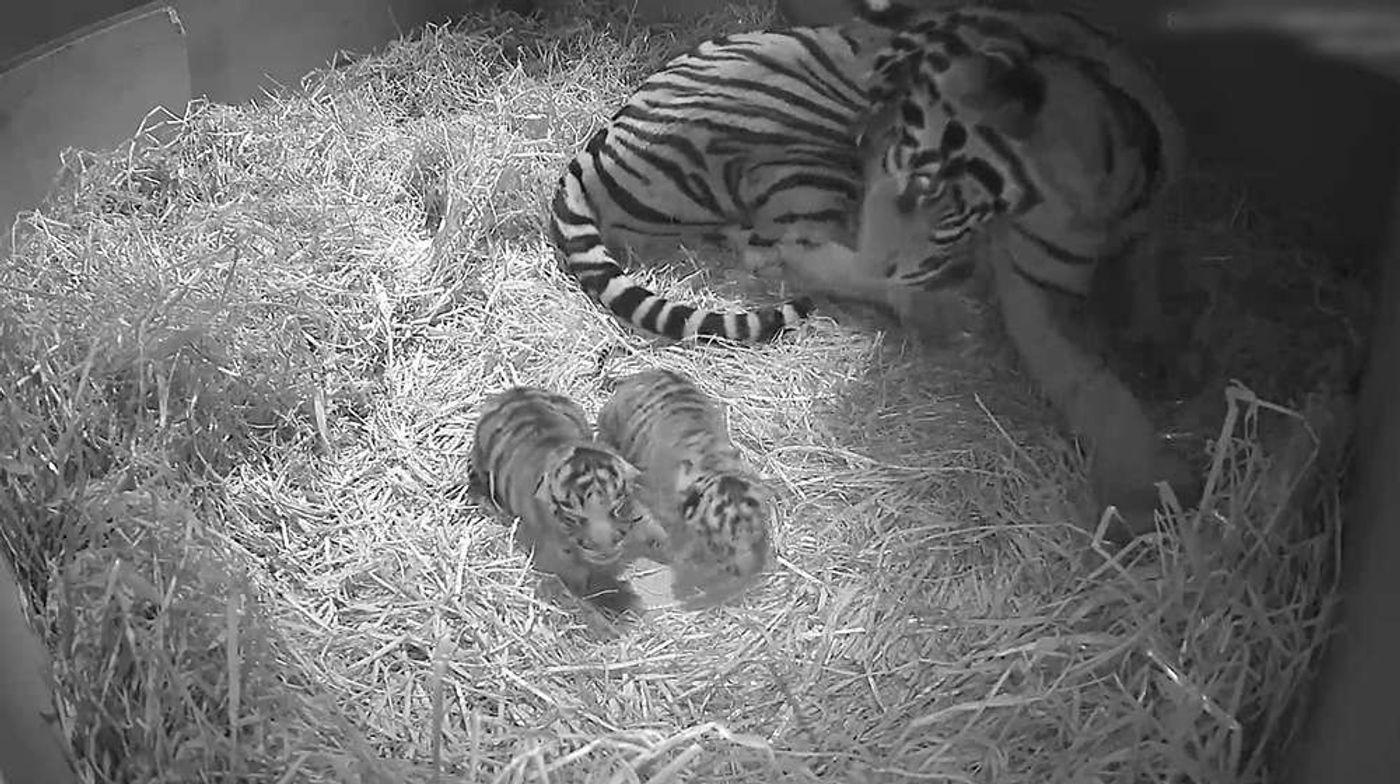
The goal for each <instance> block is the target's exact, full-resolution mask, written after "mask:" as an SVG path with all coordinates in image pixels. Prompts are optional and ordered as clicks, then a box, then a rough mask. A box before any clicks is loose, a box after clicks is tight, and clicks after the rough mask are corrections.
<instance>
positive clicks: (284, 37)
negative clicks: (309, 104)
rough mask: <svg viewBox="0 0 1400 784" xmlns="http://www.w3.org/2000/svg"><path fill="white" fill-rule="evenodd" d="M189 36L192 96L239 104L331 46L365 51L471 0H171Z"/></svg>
mask: <svg viewBox="0 0 1400 784" xmlns="http://www.w3.org/2000/svg"><path fill="white" fill-rule="evenodd" d="M174 5H175V6H176V7H177V8H178V9H179V12H180V20H181V21H182V22H183V23H184V25H185V30H186V32H187V34H188V36H189V52H190V65H189V68H190V86H191V89H193V91H194V95H197V96H199V95H202V96H206V97H208V98H209V99H211V100H215V101H222V102H226V103H238V102H241V101H245V100H249V99H252V98H256V97H257V96H258V95H260V94H261V93H262V90H263V88H265V87H267V86H269V85H270V84H272V83H273V82H272V81H270V80H275V81H276V82H278V83H281V84H286V85H291V86H295V85H296V84H297V83H298V82H299V81H300V79H301V77H302V76H304V75H305V74H306V73H307V72H309V71H313V70H315V69H317V68H322V67H324V66H326V65H327V64H328V63H330V62H331V61H332V60H333V59H334V57H335V55H336V52H338V51H341V50H346V51H350V52H354V53H357V54H368V53H369V52H372V51H374V50H377V49H380V48H382V47H383V46H384V44H385V42H386V41H389V40H392V39H395V38H398V37H399V36H401V35H404V34H407V33H409V32H411V31H412V30H413V29H415V28H418V27H421V26H422V25H423V23H424V22H426V21H429V20H434V21H445V20H447V19H450V18H454V17H455V16H456V15H459V14H460V13H461V12H462V10H464V9H465V8H466V7H467V6H468V5H469V2H468V0H282V1H281V2H268V1H267V0H175V2H174Z"/></svg>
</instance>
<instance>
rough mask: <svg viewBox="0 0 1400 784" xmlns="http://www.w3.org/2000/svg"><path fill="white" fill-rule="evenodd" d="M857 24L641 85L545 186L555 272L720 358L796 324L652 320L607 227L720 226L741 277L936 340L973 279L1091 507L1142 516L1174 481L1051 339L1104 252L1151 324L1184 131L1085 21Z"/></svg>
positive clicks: (772, 41)
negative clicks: (996, 310)
mask: <svg viewBox="0 0 1400 784" xmlns="http://www.w3.org/2000/svg"><path fill="white" fill-rule="evenodd" d="M861 10H862V14H863V19H859V20H855V21H853V22H852V23H850V24H847V25H842V26H830V27H818V28H792V29H788V30H781V31H769V32H761V33H750V34H745V35H738V36H730V37H725V38H719V39H715V40H713V41H710V42H707V43H705V44H702V45H701V46H700V47H699V48H697V49H696V50H695V51H694V52H693V53H691V54H689V55H686V56H683V57H680V58H677V59H676V60H673V61H672V62H671V63H669V64H668V65H667V66H665V67H664V68H662V69H661V71H659V72H658V73H657V74H656V75H654V76H652V77H651V78H649V79H647V80H646V81H645V82H644V83H643V84H642V85H641V87H640V88H639V89H638V90H637V91H636V93H635V94H634V95H633V96H632V97H631V99H630V100H629V101H628V102H627V104H626V105H625V106H624V107H623V108H622V110H621V111H619V112H618V113H617V115H616V116H615V117H614V118H613V120H612V122H611V123H610V124H609V125H608V126H607V127H606V128H604V129H602V130H600V131H599V132H598V133H597V134H596V135H595V136H594V137H593V139H592V140H590V142H589V143H588V145H587V147H586V149H585V150H584V151H583V152H582V153H580V154H579V156H577V157H576V158H575V159H574V160H573V161H572V162H571V163H570V164H569V167H568V170H567V171H566V173H565V174H564V176H563V177H562V178H561V180H560V184H559V187H558V189H557V191H556V194H555V199H554V218H553V232H554V236H555V240H556V243H557V244H558V246H559V248H560V249H561V251H562V253H563V256H564V261H565V266H566V267H567V268H568V269H569V270H570V271H571V272H572V273H573V274H574V275H575V276H576V277H577V278H578V279H579V281H580V283H581V284H582V286H583V288H584V289H585V290H586V291H588V292H590V293H592V294H593V295H594V296H595V297H598V298H599V299H600V300H601V301H602V302H604V303H605V304H606V305H607V306H608V307H609V308H611V309H612V310H613V312H614V313H616V314H617V315H619V316H621V317H623V318H626V319H628V320H629V321H631V322H632V323H633V324H634V325H636V326H638V327H640V328H642V329H644V330H649V331H652V332H658V333H661V334H663V335H666V336H668V337H672V338H680V337H685V336H689V335H693V334H720V335H722V336H724V337H727V338H730V339H734V340H762V339H766V338H769V337H771V336H772V335H773V334H775V333H776V332H777V331H778V330H779V329H781V328H783V327H786V326H790V325H791V324H793V323H794V321H795V320H794V319H793V318H792V316H793V315H798V316H800V315H802V314H803V313H804V312H805V310H804V309H805V307H806V306H805V305H804V306H803V307H802V308H792V309H790V310H784V311H782V313H781V314H776V313H774V312H772V311H765V312H762V313H759V314H750V315H748V316H742V317H741V316H734V315H730V316H726V317H720V316H716V315H714V314H706V313H704V312H697V311H695V310H694V309H692V308H689V307H688V306H685V305H680V304H676V303H670V302H667V301H665V300H663V299H662V298H659V297H657V296H655V295H654V294H653V293H652V292H650V291H648V290H646V289H643V288H641V287H639V286H637V285H636V284H635V283H634V282H633V281H632V280H631V279H630V278H628V277H627V276H626V275H625V274H624V273H623V272H622V269H621V267H620V266H618V265H617V264H616V262H615V261H614V260H613V257H612V256H611V255H610V254H609V251H608V249H607V247H606V246H605V245H604V244H603V238H604V232H605V231H612V230H615V229H618V228H625V229H629V230H632V231H634V232H638V233H641V234H643V235H648V234H650V235H665V234H676V233H678V232H680V231H682V230H710V231H718V232H720V233H723V234H726V235H727V236H728V237H729V238H730V240H731V241H732V242H734V243H735V244H736V245H737V246H738V247H739V249H740V252H741V253H742V255H743V256H744V259H745V261H746V263H747V264H748V265H749V266H750V267H751V268H754V269H755V270H762V269H764V268H773V267H778V268H781V269H782V270H783V273H784V275H785V277H786V278H787V280H788V281H789V282H791V283H793V284H794V285H795V286H796V287H797V288H798V289H800V290H803V291H805V293H807V294H811V295H826V296H830V297H833V298H838V299H839V298H845V299H858V300H864V301H867V302H871V303H877V304H881V305H883V306H885V307H887V308H889V309H891V310H893V311H894V312H895V313H897V314H898V315H899V316H900V317H901V318H902V319H903V320H905V321H906V322H907V323H910V324H912V325H914V326H916V327H922V328H923V329H924V330H925V331H936V330H938V329H941V328H942V323H943V313H942V309H941V307H940V305H941V302H942V301H943V300H942V299H941V297H942V293H941V291H939V290H940V289H946V288H947V287H949V286H953V285H955V284H959V283H961V282H962V281H964V280H965V279H967V278H968V277H970V276H971V275H972V274H973V273H974V272H980V273H982V276H983V277H990V278H991V279H992V281H993V282H994V284H995V289H996V293H997V299H998V301H999V304H1000V310H1001V314H1002V317H1003V321H1004V322H1005V324H1006V326H1007V332H1008V334H1009V335H1010V337H1011V338H1012V340H1013V342H1014V343H1015V345H1016V346H1017V348H1018V350H1019V353H1020V354H1021V356H1022V358H1023V360H1024V362H1025V364H1026V367H1027V369H1028V371H1029V372H1030V374H1031V375H1032V376H1033V377H1034V378H1035V380H1036V381H1037V383H1038V385H1039V386H1040V387H1041V388H1042V390H1043V391H1044V392H1045V393H1046V394H1047V396H1048V397H1049V398H1050V399H1051V400H1052V401H1053V402H1054V403H1055V404H1056V405H1057V407H1058V408H1060V410H1061V411H1062V412H1063V413H1064V414H1065V415H1066V418H1067V419H1068V420H1069V424H1070V426H1071V428H1072V429H1074V430H1076V431H1077V432H1079V433H1081V434H1083V435H1085V436H1086V437H1087V438H1088V440H1089V441H1090V442H1091V445H1092V449H1093V450H1094V454H1095V458H1094V465H1095V468H1094V478H1095V483H1096V485H1097V487H1098V490H1099V491H1100V492H1099V495H1100V499H1101V500H1103V501H1105V502H1106V503H1114V504H1117V505H1119V506H1120V507H1137V508H1138V510H1139V512H1141V508H1142V507H1143V506H1144V505H1145V507H1146V509H1147V512H1146V520H1147V521H1150V509H1151V508H1152V506H1153V505H1154V500H1155V490H1153V489H1152V483H1153V481H1154V480H1156V479H1160V478H1171V479H1177V480H1180V479H1181V478H1183V477H1184V476H1185V474H1186V471H1185V468H1184V466H1182V465H1180V464H1178V463H1176V462H1175V461H1173V460H1172V459H1171V458H1170V457H1169V456H1167V455H1165V453H1164V452H1162V451H1161V447H1160V444H1159V443H1158V441H1157V438H1156V435H1155V431H1154V429H1153V428H1152V425H1151V423H1150V421H1149V420H1148V418H1147V416H1146V414H1145V412H1144V411H1143V409H1142V407H1141V405H1140V404H1139V403H1138V401H1137V400H1136V399H1135V398H1134V397H1133V395H1132V394H1131V392H1129V391H1128V389H1127V388H1126V387H1125V386H1124V385H1123V384H1122V382H1121V381H1120V380H1119V379H1118V378H1117V377H1116V376H1114V374H1113V373H1112V372H1111V371H1109V370H1108V369H1107V368H1106V367H1104V366H1103V365H1102V363H1101V362H1100V361H1099V360H1098V358H1097V357H1095V356H1093V355H1091V354H1090V353H1089V352H1086V351H1085V350H1083V349H1082V348H1081V347H1079V346H1076V345H1075V344H1074V343H1073V342H1072V341H1070V340H1069V339H1068V338H1067V337H1066V335H1065V332H1064V330H1063V329H1062V325H1061V324H1059V323H1058V322H1059V320H1060V319H1061V318H1062V316H1063V315H1064V314H1063V313H1062V312H1060V311H1063V310H1064V307H1063V303H1062V302H1061V300H1063V299H1064V297H1062V296H1061V295H1068V296H1069V297H1071V298H1077V297H1082V296H1084V295H1085V294H1086V293H1087V292H1088V290H1089V286H1090V281H1091V279H1092V278H1093V275H1094V273H1095V270H1096V268H1097V267H1098V266H1099V262H1100V261H1102V260H1105V259H1114V258H1117V260H1119V261H1121V262H1122V263H1125V264H1130V265H1132V266H1133V267H1134V268H1135V269H1134V270H1133V271H1132V272H1131V273H1130V274H1129V275H1127V276H1125V277H1126V279H1128V280H1131V281H1133V282H1134V284H1135V285H1134V297H1133V298H1134V306H1135V308H1136V313H1137V320H1136V322H1135V324H1134V326H1133V330H1134V331H1136V332H1139V333H1144V332H1152V331H1155V330H1158V329H1160V327H1161V326H1162V325H1163V319H1162V318H1161V316H1160V306H1159V305H1158V302H1157V300H1156V290H1155V279H1156V264H1157V258H1156V255H1157V252H1156V242H1155V240H1156V238H1157V236H1158V234H1157V231H1156V228H1157V225H1158V222H1159V214H1160V212H1161V206H1162V202H1163V199H1164V197H1165V195H1166V194H1167V192H1168V190H1169V188H1170V186H1171V185H1172V184H1173V183H1174V181H1175V179H1176V177H1177V174H1178V172H1179V170H1180V169H1181V167H1182V166H1183V163H1184V158H1185V149H1184V143H1183V141H1182V133H1181V129H1180V126H1179V123H1178V121H1177V119H1176V117H1175V116H1174V114H1173V112H1172V111H1171V109H1170V108H1169V106H1168V104H1167V102H1166V100H1165V98H1164V97H1163V95H1162V94H1161V92H1160V90H1159V89H1158V87H1157V86H1156V84H1155V82H1154V80H1153V79H1152V77H1151V76H1150V74H1149V72H1148V71H1147V69H1146V68H1145V67H1144V65H1143V64H1142V63H1140V62H1139V61H1138V60H1136V59H1135V58H1134V57H1132V56H1131V55H1130V54H1129V53H1128V52H1127V51H1126V50H1125V49H1124V48H1123V47H1122V46H1121V45H1120V44H1119V42H1118V41H1117V40H1116V39H1114V38H1112V37H1111V36H1109V35H1108V34H1106V33H1105V32H1103V31H1101V30H1098V29H1096V28H1094V27H1092V26H1090V25H1089V24H1088V23H1086V22H1085V21H1084V20H1082V19H1080V18H1079V17H1077V16H1074V15H1071V14H1068V13H1062V12H1055V11H1047V10H1035V9H1031V8H1028V7H1020V6H1017V5H1015V4H1012V3H1005V2H1001V3H972V4H966V5H957V6H954V7H951V8H949V7H945V8H942V9H934V10H920V9H912V8H910V7H908V6H904V5H900V4H896V3H891V2H888V0H865V1H864V2H863V3H862V4H861ZM804 302H805V300H804ZM1138 517H1139V521H1140V522H1141V520H1142V514H1141V513H1139V514H1138Z"/></svg>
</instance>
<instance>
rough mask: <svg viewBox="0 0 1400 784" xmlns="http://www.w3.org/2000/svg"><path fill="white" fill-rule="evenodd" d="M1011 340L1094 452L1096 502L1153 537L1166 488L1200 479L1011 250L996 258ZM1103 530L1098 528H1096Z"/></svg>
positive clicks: (1182, 489) (1180, 488)
mask: <svg viewBox="0 0 1400 784" xmlns="http://www.w3.org/2000/svg"><path fill="white" fill-rule="evenodd" d="M990 258H991V262H992V267H993V275H994V276H995V286H996V293H997V298H998V301H999V305H1000V310H1001V314H1002V320H1003V323H1004V324H1005V328H1006V332H1007V334H1008V335H1009V336H1010V338H1011V341H1012V343H1013V344H1014V345H1015V346H1016V349H1017V352H1018V353H1019V354H1020V357H1021V361H1022V363H1023V364H1024V366H1025V368H1026V370H1027V372H1028V373H1029V374H1030V376H1031V378H1032V379H1034V380H1035V382H1036V384H1037V385H1038V386H1039V388H1040V390H1041V392H1042V393H1043V394H1044V395H1045V396H1046V397H1047V398H1049V400H1050V402H1051V404H1052V405H1054V407H1055V408H1056V409H1057V410H1058V411H1059V412H1060V413H1061V414H1062V415H1063V416H1064V418H1065V420H1066V423H1067V425H1068V427H1069V429H1070V430H1071V431H1072V432H1074V433H1075V434H1077V435H1079V436H1081V437H1083V438H1084V439H1085V440H1086V441H1087V442H1088V445H1089V449H1090V466H1089V470H1090V481H1091V484H1092V487H1093V490H1094V496H1095V500H1096V501H1097V502H1098V503H1099V504H1100V505H1103V506H1107V505H1113V506H1116V507H1117V508H1118V511H1119V513H1120V514H1121V515H1122V517H1123V520H1124V522H1125V524H1126V526H1127V533H1129V534H1131V535H1137V534H1141V533H1144V532H1146V531H1150V530H1151V529H1152V526H1153V517H1152V514H1153V510H1154V509H1155V508H1156V506H1157V498H1158V493H1157V490H1156V487H1155V484H1156V483H1157V482H1158V481H1167V482H1169V483H1170V484H1171V485H1172V487H1173V489H1175V490H1176V491H1177V492H1178V493H1187V492H1189V490H1190V489H1191V488H1192V487H1193V486H1194V484H1195V479H1194V477H1193V475H1192V472H1191V470H1190V468H1189V466H1187V465H1186V464H1185V463H1184V462H1183V461H1181V460H1179V459H1177V458H1176V457H1175V456H1174V455H1172V454H1171V453H1170V452H1169V451H1168V450H1167V449H1166V447H1165V445H1164V444H1163V443H1162V442H1161V440H1160V439H1159V438H1158V437H1157V433H1156V430H1155V429H1154V428H1153V426H1152V422H1151V420H1149V419H1148V417H1147V413H1146V411H1145V410H1144V409H1143V406H1142V404H1141V403H1140V402H1139V401H1138V400H1137V398H1136V397H1134V396H1133V393H1132V392H1131V391H1130V390H1129V389H1128V387H1127V386H1126V385H1124V384H1123V382H1122V381H1121V380H1120V379H1119V378H1118V377H1117V376H1116V375H1114V373H1113V371H1112V370H1110V369H1109V368H1108V366H1107V365H1106V364H1104V363H1103V362H1102V361H1101V360H1099V359H1098V358H1096V357H1094V356H1092V355H1091V354H1089V353H1088V352H1086V351H1084V350H1083V349H1081V348H1080V347H1079V346H1076V345H1075V344H1074V343H1073V342H1072V341H1071V340H1069V339H1068V338H1067V337H1065V332H1064V330H1063V329H1061V325H1060V323H1059V322H1060V320H1061V319H1060V318H1059V316H1058V312H1057V311H1059V310H1061V308H1058V307H1057V304H1058V303H1056V302H1054V299H1055V298H1057V297H1062V296H1064V297H1067V296H1068V295H1062V294H1058V293H1054V292H1052V291H1051V290H1049V289H1046V288H1043V287H1041V286H1038V285H1036V284H1035V283H1033V282H1032V281H1031V280H1030V279H1029V278H1027V277H1025V276H1024V275H1022V274H1021V273H1019V272H1018V271H1017V270H1016V269H1015V268H1014V264H1013V256H1012V252H1011V251H1010V249H1008V248H1005V247H998V248H995V249H993V250H991V251H990ZM1092 522H1093V524H1097V520H1094V521H1092Z"/></svg>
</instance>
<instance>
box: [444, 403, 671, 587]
mask: <svg viewBox="0 0 1400 784" xmlns="http://www.w3.org/2000/svg"><path fill="white" fill-rule="evenodd" d="M637 477H638V471H637V469H636V468H635V467H633V466H632V465H631V464H630V463H628V462H627V461H626V460H625V459H623V458H622V457H621V456H619V455H618V454H617V452H615V451H614V450H612V449H610V448H608V447H607V446H606V445H604V444H600V443H598V442H597V441H595V440H594V439H593V437H592V425H591V424H590V423H589V421H588V417H587V415H586V414H585V413H584V412H583V409H581V408H580V407H579V405H578V404H577V403H575V402H574V401H573V400H571V399H570V398H568V397H566V396H564V395H561V394H558V393H556V392H550V391H548V390H544V389H540V388H537V387H528V386H517V387H512V388H510V389H506V390H505V391H502V392H499V393H497V394H495V395H492V396H491V397H490V398H488V399H487V400H486V401H485V402H484V403H483V404H482V407H481V413H480V415H479V416H478V418H477V424H476V434H475V438H474V440H473V443H472V448H471V454H470V457H469V458H468V462H467V482H468V486H469V488H470V489H471V490H472V491H473V492H474V493H475V494H477V495H478V496H481V497H484V498H487V499H489V500H490V501H491V502H492V503H493V504H494V505H495V507H496V509H497V511H498V512H501V513H504V514H505V515H509V516H517V517H519V520H520V522H519V524H518V525H517V526H516V545H517V546H518V547H520V548H522V549H524V550H530V551H533V553H534V565H535V568H537V569H539V570H540V571H543V572H549V573H552V574H554V575H557V576H558V577H559V579H560V581H562V582H563V583H564V585H565V587H567V588H568V589H569V590H570V591H572V592H573V593H574V594H575V595H577V596H579V597H582V598H585V599H588V600H589V601H592V602H593V603H594V604H596V605H597V606H599V607H602V608H604V609H607V610H612V611H614V612H621V611H623V610H627V609H635V608H636V606H637V597H636V595H635V593H634V592H633V591H632V590H631V588H630V587H629V586H628V585H627V584H626V583H624V582H623V581H622V580H620V579H619V575H620V574H621V573H622V572H623V570H624V569H625V568H626V567H627V565H628V564H629V563H631V562H632V561H634V560H636V558H638V557H639V556H640V555H644V554H648V552H649V550H650V549H651V548H652V547H653V546H655V543H656V541H657V540H656V539H655V537H656V536H657V535H659V532H660V529H659V528H657V527H656V526H655V523H653V522H651V521H650V519H649V518H648V517H647V516H646V514H645V511H644V510H643V509H642V508H641V507H640V506H638V505H637V504H635V503H634V502H633V500H632V496H633V492H634V483H635V480H636V479H637Z"/></svg>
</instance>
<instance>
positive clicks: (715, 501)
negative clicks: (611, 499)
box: [598, 369, 772, 607]
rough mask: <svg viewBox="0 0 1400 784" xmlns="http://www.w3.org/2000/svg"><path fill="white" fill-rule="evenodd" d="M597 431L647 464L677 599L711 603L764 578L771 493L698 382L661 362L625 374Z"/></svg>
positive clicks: (651, 501)
mask: <svg viewBox="0 0 1400 784" xmlns="http://www.w3.org/2000/svg"><path fill="white" fill-rule="evenodd" d="M598 436H599V438H600V439H601V440H603V441H604V442H606V443H608V444H610V445H612V446H613V447H615V448H616V449H617V450H618V452H620V453H621V454H622V455H623V456H624V457H626V458H627V459H628V460H630V461H631V462H632V463H633V464H634V465H636V466H637V467H638V468H639V469H640V470H641V471H642V475H643V479H642V482H641V484H642V487H643V488H644V489H643V491H642V492H643V493H644V498H645V501H644V503H645V505H646V507H647V508H648V509H649V510H651V512H652V514H654V515H656V518H657V521H658V522H659V523H660V524H661V526H662V527H663V528H664V529H665V531H666V534H667V536H668V539H669V541H668V544H667V550H668V552H669V554H670V565H671V570H672V574H673V576H674V582H673V589H672V591H673V594H674V595H675V597H676V598H678V599H681V600H682V601H683V602H684V603H685V604H687V605H688V606H690V607H699V606H707V605H710V604H715V603H718V602H720V601H723V600H724V599H726V598H728V597H731V596H734V595H736V594H738V593H740V592H741V591H743V590H744V589H745V588H747V587H748V586H749V585H750V584H752V583H753V582H754V581H755V580H756V579H757V577H758V575H759V574H760V573H761V572H762V571H763V569H764V568H765V567H766V566H767V563H768V556H769V547H770V538H771V537H770V533H769V517H770V515H771V511H772V505H771V500H770V499H771V494H770V492H769V490H768V488H767V487H766V485H765V484H764V482H763V481H762V480H761V479H760V478H759V476H758V475H757V474H756V473H755V472H754V471H753V469H752V468H750V467H749V466H748V464H747V463H746V462H745V461H744V460H743V458H741V457H740V456H739V452H738V450H736V449H735V448H734V445H733V444H732V443H731V442H730V440H729V436H728V433H727V430H726V427H725V422H724V416H723V413H722V412H721V410H720V408H719V405H718V404H717V403H716V402H715V401H714V400H713V399H711V398H710V397H709V396H708V395H706V394H705V393H704V392H703V391H701V390H700V388H699V387H697V386H696V385H695V382H694V381H692V380H691V379H690V378H689V377H687V376H685V375H684V374H681V373H678V372H675V371H672V370H663V369H653V370H647V371H643V372H641V373H636V374H634V375H631V376H627V377H626V378H623V379H622V380H620V381H619V382H618V385H617V389H616V391H615V392H614V393H613V396H612V398H611V399H609V400H608V402H607V403H605V404H604V405H603V409H602V411H600V412H599V413H598Z"/></svg>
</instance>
